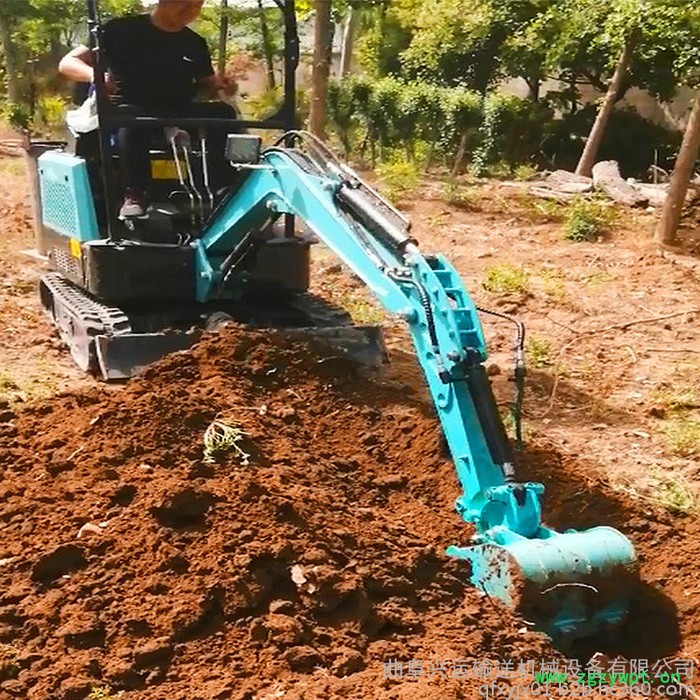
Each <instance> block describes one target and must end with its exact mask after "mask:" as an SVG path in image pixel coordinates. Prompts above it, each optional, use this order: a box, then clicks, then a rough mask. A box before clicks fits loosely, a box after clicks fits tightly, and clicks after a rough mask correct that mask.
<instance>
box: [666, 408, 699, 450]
mask: <svg viewBox="0 0 700 700" xmlns="http://www.w3.org/2000/svg"><path fill="white" fill-rule="evenodd" d="M663 431H664V433H665V435H666V440H667V441H668V444H669V447H670V448H671V450H672V451H673V453H674V454H676V455H678V456H679V457H696V456H698V455H700V421H698V420H693V419H690V418H681V417H679V418H676V419H674V420H671V421H668V422H667V424H666V425H665V426H664V427H663Z"/></svg>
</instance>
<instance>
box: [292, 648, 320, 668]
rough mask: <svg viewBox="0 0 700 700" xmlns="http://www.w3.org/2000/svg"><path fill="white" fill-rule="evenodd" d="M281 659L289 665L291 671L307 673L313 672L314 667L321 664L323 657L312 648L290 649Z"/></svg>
mask: <svg viewBox="0 0 700 700" xmlns="http://www.w3.org/2000/svg"><path fill="white" fill-rule="evenodd" d="M282 658H283V659H284V660H285V661H286V662H287V663H288V664H289V668H291V669H292V671H298V672H300V673H308V672H310V671H313V670H314V667H315V666H320V665H322V664H323V657H322V656H321V655H320V654H319V653H318V652H317V651H316V650H315V649H313V648H312V647H306V646H301V647H292V648H291V649H288V650H287V651H286V652H285V653H284V654H283V655H282Z"/></svg>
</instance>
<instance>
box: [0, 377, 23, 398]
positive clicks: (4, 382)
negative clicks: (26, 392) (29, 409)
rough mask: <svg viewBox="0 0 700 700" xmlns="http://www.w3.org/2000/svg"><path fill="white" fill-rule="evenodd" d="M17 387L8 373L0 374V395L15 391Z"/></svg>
mask: <svg viewBox="0 0 700 700" xmlns="http://www.w3.org/2000/svg"><path fill="white" fill-rule="evenodd" d="M18 389H19V385H18V384H17V382H16V381H15V380H14V378H13V377H12V375H11V374H9V373H8V372H0V394H2V393H4V392H6V391H17V390H18Z"/></svg>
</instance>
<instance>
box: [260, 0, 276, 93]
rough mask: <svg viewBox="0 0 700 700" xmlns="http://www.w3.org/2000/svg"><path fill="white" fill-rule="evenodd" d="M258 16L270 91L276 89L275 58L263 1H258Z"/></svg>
mask: <svg viewBox="0 0 700 700" xmlns="http://www.w3.org/2000/svg"><path fill="white" fill-rule="evenodd" d="M258 15H259V17H260V32H261V33H262V40H263V51H264V52H265V64H266V65H267V86H268V88H270V90H274V89H275V88H276V87H277V81H276V80H275V57H274V56H273V48H272V37H271V36H270V27H268V26H267V15H266V14H265V8H264V7H263V0H258Z"/></svg>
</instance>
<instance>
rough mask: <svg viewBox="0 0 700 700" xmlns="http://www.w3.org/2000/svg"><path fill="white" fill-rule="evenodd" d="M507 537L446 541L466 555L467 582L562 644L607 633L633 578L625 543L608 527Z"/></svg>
mask: <svg viewBox="0 0 700 700" xmlns="http://www.w3.org/2000/svg"><path fill="white" fill-rule="evenodd" d="M542 530H543V531H544V533H546V536H545V537H544V538H542V539H538V538H533V539H528V538H524V537H516V538H514V539H513V541H511V542H509V543H507V544H495V543H486V544H477V545H474V546H473V547H449V548H448V550H447V554H448V555H451V556H455V557H457V558H460V559H465V560H468V561H469V562H470V564H471V582H472V584H473V585H475V586H476V587H478V588H480V589H481V590H483V591H484V592H485V593H486V594H487V595H490V596H493V597H496V598H499V599H501V600H502V601H503V602H504V603H506V604H507V605H508V606H509V607H512V608H513V609H514V610H515V611H517V612H518V613H519V614H521V615H522V616H523V617H524V618H525V619H526V620H529V621H531V622H533V623H534V625H535V628H536V629H538V630H540V631H542V632H545V633H546V634H547V635H549V636H550V637H551V638H552V639H553V640H554V641H555V642H556V643H557V644H558V645H560V646H561V647H562V648H567V647H571V646H572V645H573V644H574V643H575V642H576V641H577V640H580V639H585V638H589V637H594V636H597V635H599V634H601V633H602V634H611V633H614V631H615V630H617V629H619V628H620V626H621V625H622V623H623V622H624V620H625V618H626V616H627V613H628V611H629V607H630V604H631V600H632V593H633V585H634V583H635V582H636V581H638V573H637V559H636V555H635V552H634V548H633V547H632V544H631V542H630V541H629V540H628V539H627V538H626V537H625V536H624V535H623V534H622V533H620V532H618V531H617V530H615V529H614V528H612V527H594V528H591V529H590V530H586V531H583V532H574V531H571V532H567V533H564V534H560V533H557V532H554V531H552V530H546V529H544V528H543V529H542Z"/></svg>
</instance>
